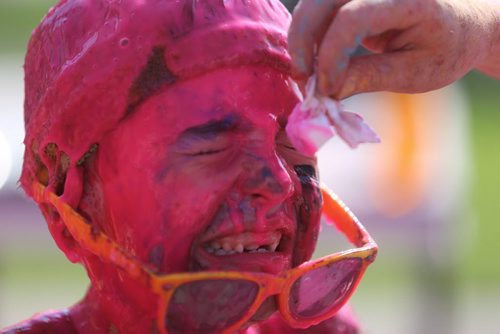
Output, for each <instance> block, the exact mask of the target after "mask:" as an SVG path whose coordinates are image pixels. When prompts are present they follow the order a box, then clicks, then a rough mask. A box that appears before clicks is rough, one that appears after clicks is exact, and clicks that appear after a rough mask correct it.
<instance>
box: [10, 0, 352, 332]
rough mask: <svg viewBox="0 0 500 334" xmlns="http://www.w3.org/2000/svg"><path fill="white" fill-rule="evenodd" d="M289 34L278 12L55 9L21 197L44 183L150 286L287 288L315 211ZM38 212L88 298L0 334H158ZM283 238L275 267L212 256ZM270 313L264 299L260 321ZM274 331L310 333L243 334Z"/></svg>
mask: <svg viewBox="0 0 500 334" xmlns="http://www.w3.org/2000/svg"><path fill="white" fill-rule="evenodd" d="M289 23H290V15H289V13H288V12H287V10H286V9H285V8H284V7H283V6H282V5H281V3H279V1H277V0H266V1H264V0H261V1H251V2H250V1H246V0H225V1H221V0H206V1H191V0H183V1H146V2H144V1H111V0H85V1H84V0H81V1H76V0H66V1H65V0H62V1H60V2H59V4H58V5H56V6H55V7H54V8H53V9H51V11H50V12H49V14H48V15H47V17H46V18H45V19H44V20H43V21H42V23H41V24H40V26H39V27H38V28H37V29H36V30H35V31H34V32H33V36H32V39H31V41H30V43H29V46H28V52H27V56H26V63H25V71H26V101H25V122H26V138H25V145H26V152H25V160H24V165H23V174H22V176H21V183H22V185H23V187H24V188H25V190H26V191H27V192H28V194H29V193H30V189H31V184H32V182H33V181H34V180H35V179H37V178H38V177H39V175H41V173H42V172H43V170H44V168H45V167H46V168H47V173H48V180H49V181H48V183H49V184H48V187H49V189H51V190H53V191H56V192H58V193H60V194H61V197H62V199H63V200H64V201H66V202H67V203H68V204H69V205H71V206H72V207H73V208H75V209H76V210H78V211H79V212H80V213H82V214H83V215H84V216H85V217H87V218H88V219H89V220H90V221H91V222H92V224H94V225H95V226H96V228H99V229H101V230H103V231H104V232H105V233H106V234H107V235H109V236H110V237H111V238H113V239H114V240H115V241H117V242H118V243H119V244H120V245H121V246H122V247H123V248H124V249H125V250H126V251H127V252H128V253H129V254H131V255H132V256H134V257H136V258H138V259H139V260H141V261H142V262H144V263H145V264H147V265H149V266H150V268H151V269H152V270H154V271H155V272H157V273H173V272H184V271H197V270H228V269H230V270H242V271H263V272H268V273H279V272H282V271H283V270H286V269H289V268H290V267H292V266H296V265H298V264H300V263H302V262H304V261H306V260H308V259H309V258H310V257H311V255H312V252H313V250H314V247H315V244H316V239H317V234H318V226H319V217H320V209H321V204H322V200H321V195H320V192H319V190H318V187H317V181H316V175H317V173H316V170H315V168H316V161H315V159H314V158H310V157H306V156H304V155H302V154H300V153H298V152H297V151H295V149H294V148H293V147H292V145H291V144H290V142H289V140H288V138H287V136H286V134H285V131H284V127H285V125H286V121H287V118H288V116H289V113H290V111H291V110H292V109H293V107H294V106H295V105H296V104H297V103H298V102H299V98H298V96H297V95H296V93H295V92H294V90H293V87H292V86H293V84H292V83H291V81H290V78H289V69H290V57H289V55H288V52H287V45H286V32H287V29H288V26H289ZM49 144H56V145H57V146H56V148H57V152H56V153H53V152H51V153H49V151H48V150H47V147H48V145H49ZM96 144H97V146H96V147H97V150H96V151H95V152H94V153H93V154H90V155H88V156H87V155H86V153H87V152H88V151H89V149H90V148H91V147H92V146H93V145H96ZM63 153H64V154H63ZM65 157H68V159H69V162H68V165H67V166H65V167H67V173H66V177H65V179H64V180H63V181H64V183H63V184H62V186H61V185H60V184H59V182H60V181H61V179H60V178H59V174H58V173H59V172H60V166H61V163H62V161H63V158H65ZM84 157H85V159H84ZM42 174H43V173H42ZM41 208H42V211H44V213H45V216H46V218H47V220H48V223H49V224H48V225H49V229H50V231H51V233H52V235H53V237H54V239H55V241H56V243H57V244H58V246H59V247H60V248H61V249H62V250H63V251H64V252H65V253H66V255H67V257H68V258H69V259H70V260H71V261H73V262H80V263H82V264H83V265H84V266H85V268H86V269H87V272H88V275H89V277H90V280H91V283H92V284H91V287H90V289H89V292H88V294H87V295H86V297H85V298H84V299H83V300H82V301H81V302H80V303H78V304H77V305H75V306H73V307H71V308H70V309H68V310H64V311H61V312H51V313H50V312H49V313H45V314H42V315H39V316H37V317H34V318H32V319H30V320H28V321H26V322H24V323H21V324H19V325H17V326H14V327H11V328H10V329H7V330H6V331H4V332H2V333H9V334H10V333H14V332H16V331H18V330H23V331H24V332H27V333H45V332H47V331H51V330H54V331H55V330H58V328H59V327H58V326H62V327H64V329H63V330H62V331H61V332H63V333H96V334H99V333H106V334H107V333H110V332H111V333H113V332H120V333H155V332H156V331H157V328H156V317H157V316H158V314H157V308H158V299H157V296H156V295H155V294H154V293H153V292H152V291H150V290H149V289H147V288H146V287H144V286H142V285H141V284H140V283H138V282H137V281H135V280H134V279H132V278H131V277H129V276H128V275H127V274H126V273H124V272H123V271H120V270H119V269H117V268H115V267H114V266H112V265H110V264H109V263H108V262H106V260H105V259H100V258H98V257H96V256H95V255H93V254H91V253H89V252H88V251H86V250H85V249H83V248H81V247H80V245H78V244H76V243H75V242H74V240H72V239H71V236H68V235H67V234H65V233H64V227H63V225H62V223H61V222H60V221H58V219H57V216H55V215H53V214H51V212H50V209H49V208H47V207H46V206H41ZM276 231H278V232H279V233H280V235H281V239H280V240H281V241H280V245H279V246H278V249H277V251H276V252H269V253H262V254H258V253H244V254H233V255H225V256H214V255H213V254H212V253H210V252H208V251H207V247H206V245H207V244H208V243H210V242H211V241H213V240H217V239H220V238H223V237H227V236H231V235H235V234H238V233H242V232H248V234H247V235H246V237H247V238H250V239H251V238H253V242H255V243H256V244H260V243H263V242H268V240H269V238H272V236H270V235H271V234H272V233H275V232H276ZM234 302H235V303H237V302H238V301H234ZM193 307H198V308H205V307H209V305H193ZM274 310H275V306H274V302H273V300H271V299H270V300H268V301H267V302H265V303H264V305H263V307H262V310H261V311H259V312H258V314H257V315H256V319H266V318H267V316H269V315H270V314H271V313H272V312H273V311H274ZM198 311H201V312H202V311H203V309H202V310H198ZM341 314H342V313H341ZM333 322H334V323H339V324H342V325H344V324H347V323H349V324H351V320H350V319H349V317H348V316H345V315H338V316H335V317H334V318H332V320H331V321H328V322H325V326H326V325H327V324H329V323H333ZM273 324H274V325H276V326H279V327H280V328H281V329H280V333H298V332H301V331H296V330H294V329H291V328H290V327H289V326H287V325H286V324H283V322H282V320H280V318H279V316H276V315H275V316H273V317H272V318H271V319H270V320H268V321H263V320H262V321H261V322H260V323H258V324H256V325H254V326H252V327H250V329H248V331H252V333H267V332H266V331H267V329H266V328H272V326H274V325H273ZM197 325H198V324H193V327H196V326H197ZM266 326H271V327H266ZM62 327H61V328H62ZM344 327H345V326H344ZM316 328H320V327H316ZM332 328H333V327H332ZM339 328H341V327H339ZM349 328H355V325H353V324H352V325H350V326H349ZM245 331H247V330H246V329H242V333H244V332H245ZM309 332H310V333H322V332H321V331H320V330H319V329H318V330H315V329H311V330H310V331H309ZM331 333H340V332H339V331H336V330H334V331H331Z"/></svg>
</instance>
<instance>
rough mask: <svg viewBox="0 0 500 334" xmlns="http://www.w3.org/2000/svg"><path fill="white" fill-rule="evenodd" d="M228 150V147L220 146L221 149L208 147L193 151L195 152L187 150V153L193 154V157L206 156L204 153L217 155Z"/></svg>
mask: <svg viewBox="0 0 500 334" xmlns="http://www.w3.org/2000/svg"><path fill="white" fill-rule="evenodd" d="M226 150H227V147H224V148H220V149H206V150H200V151H198V152H193V153H190V152H187V153H186V155H189V156H193V157H196V156H204V155H215V154H218V153H222V152H224V151H226Z"/></svg>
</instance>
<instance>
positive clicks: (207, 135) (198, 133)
mask: <svg viewBox="0 0 500 334" xmlns="http://www.w3.org/2000/svg"><path fill="white" fill-rule="evenodd" d="M238 125H239V117H237V116H236V115H234V114H232V115H228V116H226V117H224V118H223V119H220V120H212V121H208V122H207V123H204V124H201V125H196V126H193V127H191V128H188V129H186V130H184V131H183V132H182V133H181V134H180V136H179V139H184V138H187V137H191V138H193V137H195V138H200V139H211V138H214V137H216V136H217V135H220V134H223V133H227V132H231V131H233V130H234V129H236V128H237V127H238Z"/></svg>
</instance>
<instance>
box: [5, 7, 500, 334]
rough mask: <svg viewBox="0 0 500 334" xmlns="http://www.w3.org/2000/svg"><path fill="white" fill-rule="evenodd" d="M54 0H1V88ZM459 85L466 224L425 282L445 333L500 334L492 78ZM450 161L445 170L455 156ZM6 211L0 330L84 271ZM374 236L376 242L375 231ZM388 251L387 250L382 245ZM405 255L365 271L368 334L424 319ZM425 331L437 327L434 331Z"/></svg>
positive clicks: (69, 292)
mask: <svg viewBox="0 0 500 334" xmlns="http://www.w3.org/2000/svg"><path fill="white" fill-rule="evenodd" d="M311 1H312V0H311ZM54 3H55V1H49V0H36V1H34V0H33V1H30V0H2V1H1V2H0V62H1V65H2V67H1V68H2V69H3V70H2V72H1V73H0V76H2V78H1V80H2V82H7V84H8V82H9V80H10V77H9V75H10V73H11V72H10V71H9V70H8V69H9V66H15V67H16V68H17V70H19V67H20V66H21V64H22V58H23V56H24V55H23V53H24V51H25V47H26V43H27V40H28V38H29V36H30V32H31V30H32V29H33V28H34V27H35V26H36V25H37V23H38V22H39V21H40V19H41V18H42V17H43V15H44V14H45V13H46V12H47V10H48V8H49V7H50V6H51V5H53V4H54ZM6 69H7V70H6ZM462 84H463V86H464V87H465V90H466V93H467V95H468V98H469V102H468V106H469V111H470V122H469V126H470V132H471V154H472V159H471V160H472V161H471V162H472V170H473V177H472V190H471V194H470V201H471V203H472V211H471V212H470V216H467V217H461V218H463V220H464V224H472V225H473V227H471V228H465V229H461V231H462V232H460V233H464V236H463V237H464V242H460V238H461V236H460V235H458V236H457V238H458V239H459V242H458V243H457V244H456V245H457V248H456V249H455V250H453V251H456V252H457V254H460V255H459V256H458V263H457V265H454V266H452V268H451V269H449V270H447V271H446V272H444V274H443V275H444V276H446V277H445V278H444V279H443V281H440V279H439V277H436V276H435V275H434V276H432V277H430V278H429V279H430V280H432V281H433V282H431V286H432V285H433V284H434V283H435V284H434V288H436V289H437V290H438V291H440V290H447V291H448V290H449V291H451V294H452V295H453V297H452V300H451V305H450V307H451V308H452V309H453V312H454V323H453V324H450V331H449V332H450V333H500V329H499V327H500V323H499V322H498V319H499V316H500V260H499V259H500V242H499V241H498V240H500V223H499V222H498V218H497V217H498V214H497V210H498V209H499V208H500V202H499V199H500V175H499V173H500V148H499V145H500V83H499V81H495V80H493V79H490V78H487V77H485V76H483V75H482V74H480V73H471V74H469V75H468V76H467V77H466V78H465V79H463V80H462ZM18 88H19V89H22V87H18ZM19 94H22V91H21V92H19ZM3 98H5V96H3ZM0 105H1V110H0V113H2V114H3V115H6V114H11V113H21V112H22V110H9V106H6V105H4V104H3V102H2V101H1V100H0ZM436 112H438V111H436ZM2 119H8V117H7V118H2ZM0 125H1V124H0ZM3 126H4V127H5V126H9V125H8V124H3ZM0 163H2V162H1V161H0ZM18 163H19V162H18ZM449 163H450V166H451V165H453V163H454V162H453V161H450V162H449ZM16 196H18V197H19V196H22V195H20V192H19V191H18V192H17V194H16V195H6V194H5V193H4V194H2V192H1V190H0V201H1V202H0V204H1V205H0V210H4V212H3V213H6V212H7V211H8V210H9V208H12V206H11V205H10V204H9V203H11V201H13V197H16ZM26 203H28V202H26ZM26 205H28V204H26ZM458 209H459V208H457V210H458ZM13 214H14V213H10V211H9V213H8V214H5V215H2V216H1V217H2V218H1V219H2V220H1V221H0V224H1V225H0V227H1V230H0V241H1V244H0V328H1V327H3V326H5V325H7V324H10V323H12V322H15V321H19V320H22V319H24V318H26V317H28V316H30V315H31V314H32V313H34V312H36V311H42V310H45V309H47V308H51V307H52V308H59V307H62V306H68V305H70V304H71V303H72V302H74V301H76V300H77V299H78V298H80V297H81V296H82V295H83V293H84V291H85V286H86V284H87V283H86V282H87V279H86V277H85V274H84V272H83V270H82V269H81V268H80V267H78V266H75V265H71V264H69V263H68V262H67V261H66V260H65V259H64V257H63V256H62V255H61V254H60V253H59V252H58V251H57V250H56V248H55V246H54V245H53V244H52V241H51V239H50V236H49V234H48V233H47V231H46V228H45V226H43V224H42V223H41V218H40V217H39V216H36V221H37V224H33V223H32V222H23V223H22V224H19V223H16V224H14V223H13V222H14V221H16V219H18V218H15V217H14V216H13ZM457 224H458V222H457ZM461 224H462V223H461ZM368 228H369V226H368ZM377 234H378V235H380V237H381V239H384V236H383V235H381V234H383V231H382V232H377ZM387 248H388V249H391V247H390V245H389V246H388V247H387ZM411 261H418V260H415V259H414V258H413V257H411V256H406V255H405V254H403V253H399V252H396V253H395V254H387V253H386V254H384V255H383V256H381V257H380V258H379V261H378V262H377V263H376V265H374V266H373V268H370V271H369V274H368V275H367V277H366V279H365V280H364V282H363V283H362V285H361V287H360V289H359V292H358V293H357V294H356V295H355V297H354V301H353V304H354V307H355V309H356V310H357V313H358V314H359V317H360V318H361V319H362V322H363V323H364V327H365V328H366V330H367V332H368V333H380V334H382V333H383V334H387V333H411V332H412V329H415V328H416V326H417V325H416V324H415V322H421V321H424V322H425V320H422V319H420V318H418V313H419V312H420V310H419V307H420V306H418V305H417V302H416V301H417V300H418V299H419V294H420V293H421V291H422V290H419V287H418V285H419V284H421V282H422V281H424V282H425V277H424V278H423V279H419V280H415V276H416V275H420V276H422V272H417V271H419V270H421V268H425V264H424V265H423V266H422V265H421V266H418V265H417V266H415V265H414V263H412V262H411ZM416 268H417V269H416ZM419 268H420V269H419ZM423 276H425V274H424V275H423ZM438 276H439V275H438ZM450 277H451V279H450ZM419 282H420V283H419ZM441 284H442V285H443V286H441ZM424 285H425V284H424ZM426 286H427V285H426ZM424 288H425V287H424ZM424 303H425V302H424ZM429 303H432V301H431V300H429ZM431 332H432V333H442V331H441V330H440V331H439V332H437V331H431Z"/></svg>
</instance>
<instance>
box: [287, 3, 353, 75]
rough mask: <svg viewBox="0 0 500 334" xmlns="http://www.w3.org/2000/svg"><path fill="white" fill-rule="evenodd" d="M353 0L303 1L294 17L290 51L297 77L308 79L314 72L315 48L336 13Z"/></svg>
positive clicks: (290, 35) (289, 33)
mask: <svg viewBox="0 0 500 334" xmlns="http://www.w3.org/2000/svg"><path fill="white" fill-rule="evenodd" d="M349 1H351V0H301V1H300V2H299V3H298V5H297V7H295V10H294V11H293V15H292V23H291V24H290V30H289V32H288V50H289V52H290V55H291V57H292V68H293V72H294V75H295V76H296V77H302V78H306V77H308V76H309V75H311V73H312V70H313V62H314V52H315V46H318V47H319V41H321V39H322V37H323V35H324V33H325V31H326V29H327V28H328V26H329V25H330V23H331V21H332V20H333V17H334V14H335V11H336V10H338V9H339V8H340V7H341V6H343V5H344V4H346V3H348V2H349Z"/></svg>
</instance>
